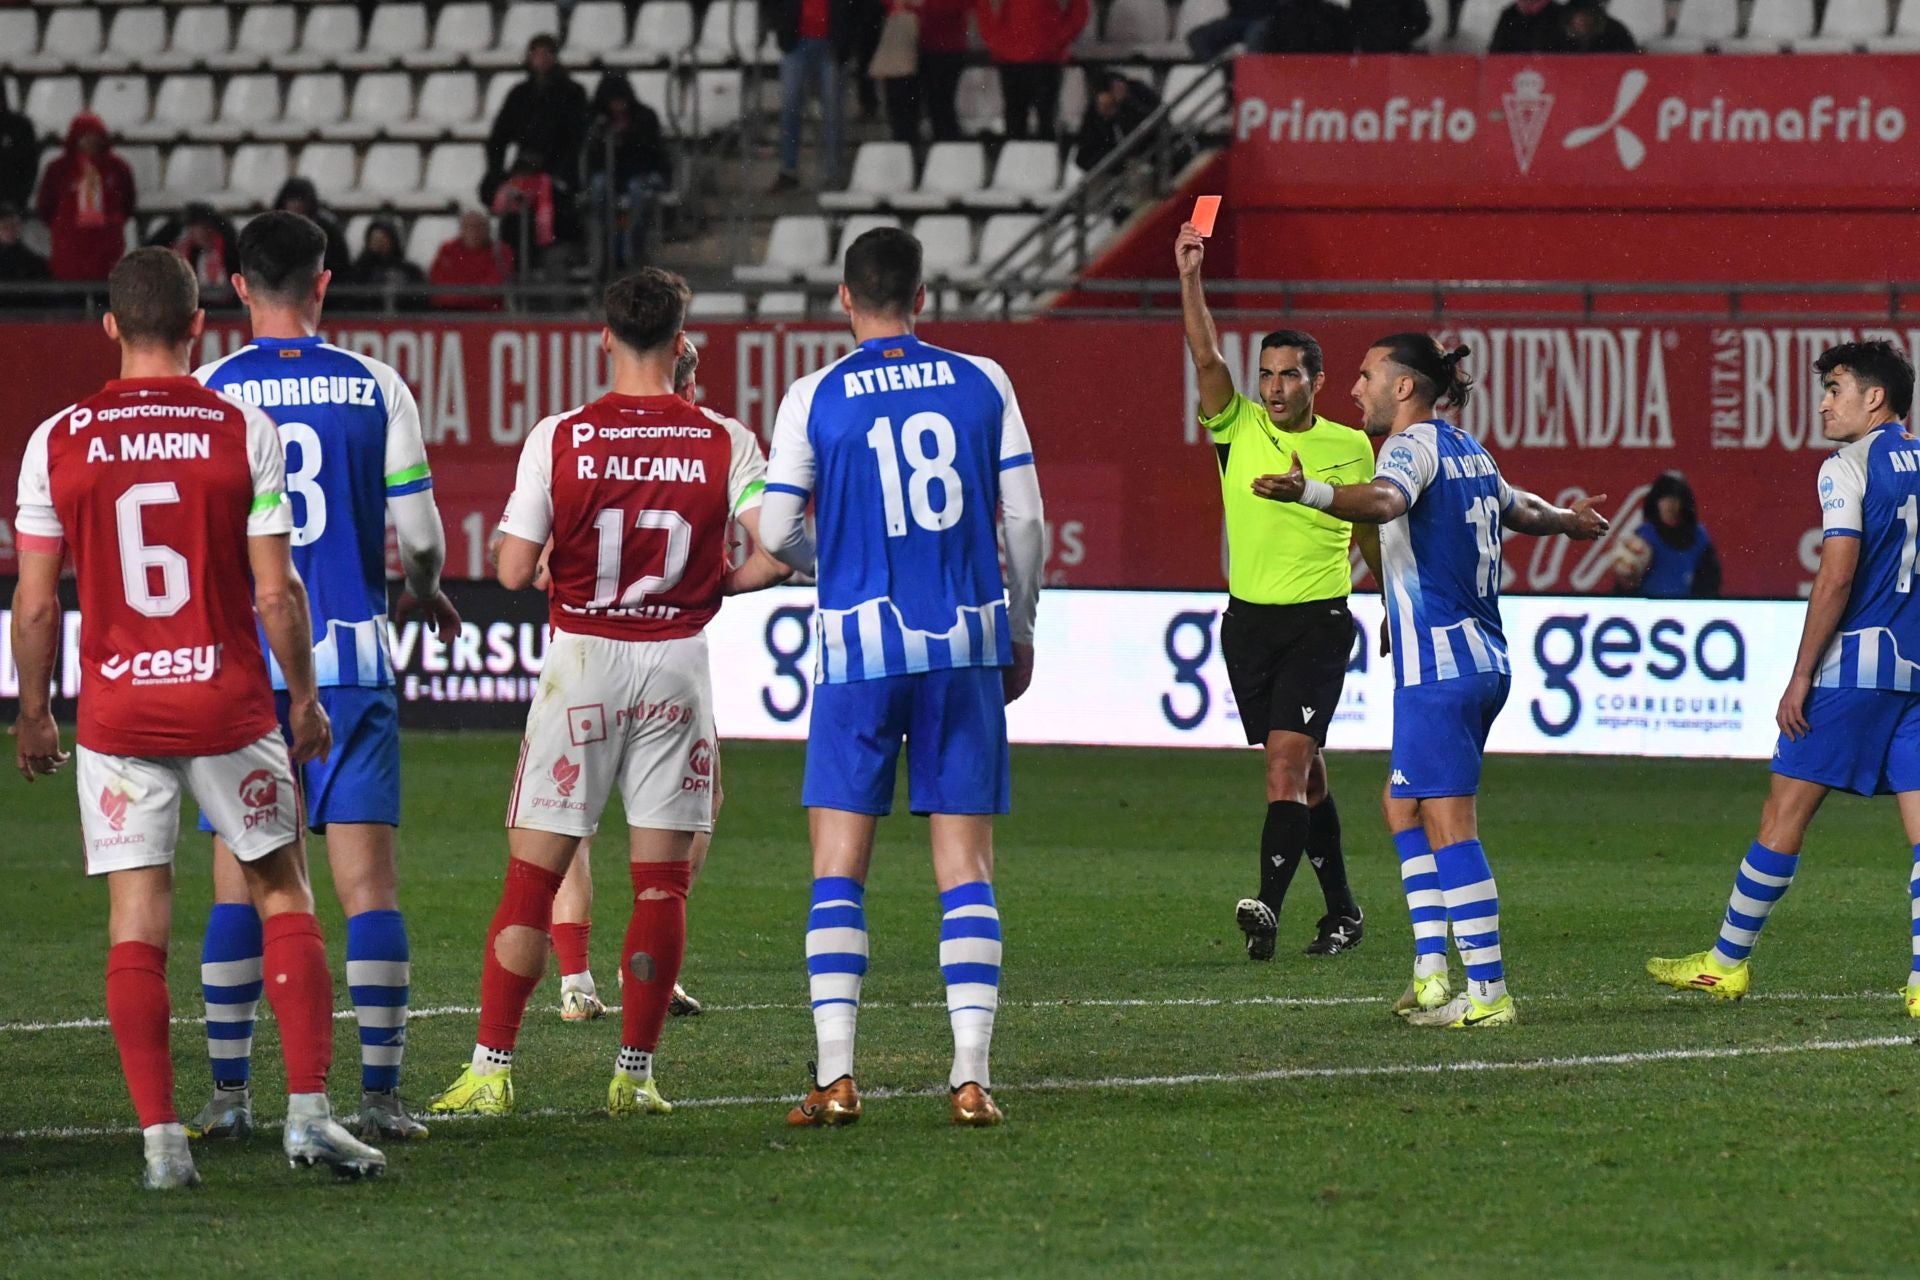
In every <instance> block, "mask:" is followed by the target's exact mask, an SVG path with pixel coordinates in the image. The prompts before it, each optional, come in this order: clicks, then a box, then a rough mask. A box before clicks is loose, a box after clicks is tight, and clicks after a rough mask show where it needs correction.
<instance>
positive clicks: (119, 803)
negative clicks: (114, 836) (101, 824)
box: [100, 787, 127, 831]
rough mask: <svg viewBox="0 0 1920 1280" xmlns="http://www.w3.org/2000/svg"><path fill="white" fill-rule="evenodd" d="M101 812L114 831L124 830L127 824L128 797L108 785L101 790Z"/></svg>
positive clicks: (110, 828)
mask: <svg viewBox="0 0 1920 1280" xmlns="http://www.w3.org/2000/svg"><path fill="white" fill-rule="evenodd" d="M100 812H101V814H102V815H104V816H105V818H106V820H107V827H108V829H109V830H112V831H124V830H125V829H126V826H127V798H126V797H125V796H123V795H121V794H120V793H119V792H118V791H115V790H114V789H113V788H112V787H107V788H105V789H104V790H102V791H101V792H100Z"/></svg>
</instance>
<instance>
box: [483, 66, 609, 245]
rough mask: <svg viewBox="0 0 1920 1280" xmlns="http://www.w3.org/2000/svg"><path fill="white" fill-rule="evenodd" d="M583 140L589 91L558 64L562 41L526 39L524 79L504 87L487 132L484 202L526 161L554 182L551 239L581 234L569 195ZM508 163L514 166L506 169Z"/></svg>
mask: <svg viewBox="0 0 1920 1280" xmlns="http://www.w3.org/2000/svg"><path fill="white" fill-rule="evenodd" d="M586 140H587V91H586V90H585V89H582V88H581V87H580V86H579V85H577V84H575V83H574V80H573V77H572V76H570V75H568V74H567V73H566V72H564V71H562V70H561V69H560V44H559V42H558V41H556V40H555V39H554V38H553V37H552V36H546V35H541V36H535V37H534V38H533V39H531V40H529V41H528V42H527V78H526V79H525V80H522V81H521V82H520V83H519V84H517V85H515V86H513V88H512V89H510V90H508V92H507V97H506V100H505V101H504V102H502V103H501V104H500V114H499V115H497V116H495V117H494V118H493V128H492V130H491V131H489V132H488V134H487V176H486V178H485V179H484V180H483V181H482V183H481V187H480V199H481V201H482V203H484V204H487V205H494V204H495V203H496V202H495V200H494V196H495V193H496V192H497V191H498V189H499V188H500V186H501V185H502V184H503V183H506V182H508V181H511V180H512V178H513V177H515V176H517V175H518V173H519V172H520V168H521V166H523V165H524V164H525V163H526V162H527V161H528V160H531V161H532V162H533V163H534V164H535V165H537V166H538V169H539V171H540V172H541V173H544V174H545V175H546V176H547V178H548V179H549V180H550V181H551V183H552V197H553V206H554V207H553V220H554V236H555V238H557V239H559V240H562V241H565V242H567V243H572V242H573V241H575V240H577V239H578V238H579V229H578V227H577V226H576V225H575V219H574V217H573V195H574V192H575V189H576V188H577V187H578V185H579V182H580V149H581V148H582V147H583V146H584V145H585V144H586ZM509 162H511V163H512V166H513V167H512V168H509Z"/></svg>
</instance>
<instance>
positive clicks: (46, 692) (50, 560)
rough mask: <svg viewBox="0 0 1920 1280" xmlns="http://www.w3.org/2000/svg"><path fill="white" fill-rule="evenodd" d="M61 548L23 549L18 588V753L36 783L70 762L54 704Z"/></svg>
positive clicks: (15, 630) (25, 771)
mask: <svg viewBox="0 0 1920 1280" xmlns="http://www.w3.org/2000/svg"><path fill="white" fill-rule="evenodd" d="M60 554H61V553H60V552H58V551H53V552H43V551H28V550H25V549H22V550H21V552H20V581H19V585H18V586H16V587H15V588H14V590H13V658H14V661H15V662H16V663H17V664H18V665H19V668H20V718H19V719H18V720H16V721H14V725H13V737H14V757H15V763H16V764H17V765H18V766H19V768H20V776H21V777H23V778H25V779H26V780H27V781H28V782H32V781H33V780H34V779H35V778H36V777H38V776H39V775H41V774H43V773H53V772H54V771H55V770H57V769H59V767H60V766H61V765H63V764H65V763H66V762H67V755H66V753H65V752H63V751H62V750H60V726H59V725H57V724H55V723H54V719H53V707H52V702H51V699H52V686H53V651H54V647H55V646H56V645H57V644H58V643H59V639H60V599H59V595H58V591H57V588H58V585H59V582H60Z"/></svg>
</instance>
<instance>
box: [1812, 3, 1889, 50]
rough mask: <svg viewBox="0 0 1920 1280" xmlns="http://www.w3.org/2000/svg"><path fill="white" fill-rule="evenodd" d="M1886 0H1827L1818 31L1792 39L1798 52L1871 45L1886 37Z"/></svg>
mask: <svg viewBox="0 0 1920 1280" xmlns="http://www.w3.org/2000/svg"><path fill="white" fill-rule="evenodd" d="M1888 16H1889V15H1888V13H1887V2H1886V0H1827V8H1826V12H1825V14H1824V15H1823V16H1822V17H1821V19H1820V34H1819V35H1818V36H1816V37H1814V38H1812V39H1799V40H1795V41H1794V42H1793V47H1794V50H1795V51H1796V52H1800V53H1846V52H1848V51H1850V50H1853V49H1863V48H1873V47H1875V46H1877V45H1878V44H1879V43H1880V42H1881V41H1883V40H1885V39H1886V37H1887V27H1888V26H1889V25H1890V24H1889V22H1888Z"/></svg>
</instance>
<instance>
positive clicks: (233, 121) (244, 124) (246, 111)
mask: <svg viewBox="0 0 1920 1280" xmlns="http://www.w3.org/2000/svg"><path fill="white" fill-rule="evenodd" d="M279 121H280V77H279V76H275V75H266V74H257V75H245V76H234V77H233V78H232V79H230V80H228V81H227V87H226V88H225V89H223V90H221V91H220V114H219V116H218V117H216V118H215V120H214V122H213V124H212V125H210V126H208V127H207V129H206V130H205V132H206V135H207V137H208V138H209V139H210V140H212V141H216V142H218V141H222V140H234V139H239V138H250V137H253V136H254V133H255V130H257V129H261V128H263V127H264V128H266V129H267V130H268V131H271V130H272V128H273V126H274V125H276V124H278V123H279Z"/></svg>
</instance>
